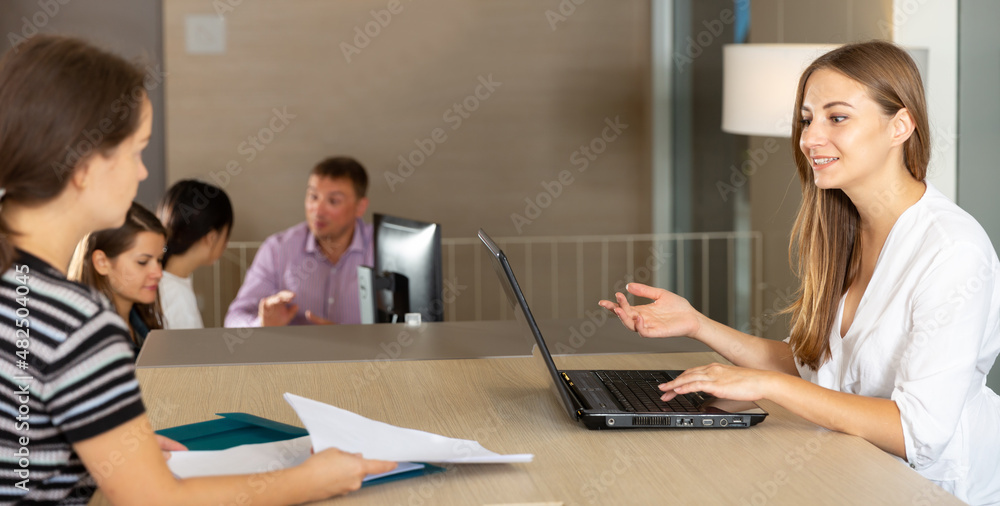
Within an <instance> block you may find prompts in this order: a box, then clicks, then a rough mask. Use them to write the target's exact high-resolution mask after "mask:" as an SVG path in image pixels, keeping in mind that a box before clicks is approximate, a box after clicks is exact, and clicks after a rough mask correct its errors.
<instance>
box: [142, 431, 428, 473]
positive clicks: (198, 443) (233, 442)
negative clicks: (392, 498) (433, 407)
mask: <svg viewBox="0 0 1000 506" xmlns="http://www.w3.org/2000/svg"><path fill="white" fill-rule="evenodd" d="M216 415H218V416H221V417H222V418H216V419H215V420H209V421H207V422H197V423H190V424H187V425H178V426H177V427H171V428H169V429H162V430H158V431H156V433H157V434H159V435H161V436H164V437H168V438H170V439H173V440H174V441H177V442H178V443H181V444H183V445H184V446H186V447H187V449H188V450H225V449H227V448H232V447H234V446H240V445H246V444H257V443H273V442H275V441H285V440H287V439H295V438H298V437H302V436H308V435H309V432H308V431H306V430H305V429H303V428H302V427H296V426H294V425H288V424H285V423H281V422H275V421H274V420H268V419H267V418H261V417H259V416H254V415H251V414H248V413H216ZM421 465H422V466H423V467H422V468H419V469H413V470H410V471H405V472H400V473H396V474H389V475H384V476H381V477H379V478H374V479H367V480H365V482H364V483H363V484H362V486H363V487H367V486H369V485H378V484H380V483H388V482H390V481H397V480H403V479H406V478H415V477H417V476H423V475H425V474H431V473H439V472H441V471H444V470H445V468H443V467H438V466H432V465H430V464H423V463H421Z"/></svg>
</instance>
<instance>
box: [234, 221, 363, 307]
mask: <svg viewBox="0 0 1000 506" xmlns="http://www.w3.org/2000/svg"><path fill="white" fill-rule="evenodd" d="M359 265H369V266H370V265H374V245H373V241H372V226H371V225H368V224H366V223H365V222H363V221H361V219H358V220H357V224H356V225H355V227H354V238H353V239H351V245H350V246H348V248H347V251H345V252H344V254H343V255H342V256H341V257H340V260H339V261H338V262H337V264H336V265H334V264H331V263H330V260H329V259H327V258H326V256H325V255H323V252H322V251H321V250H320V248H319V244H317V243H316V237H315V236H313V235H312V232H310V231H309V227H308V226H307V225H306V223H305V222H303V223H300V224H298V225H295V226H294V227H291V228H289V229H287V230H284V231H281V232H278V233H277V234H274V235H272V236H271V237H268V238H267V240H266V241H264V244H262V245H261V247H260V249H259V250H258V251H257V255H255V256H254V258H253V263H252V264H251V265H250V268H249V269H248V270H247V274H246V278H245V279H244V280H243V286H241V287H240V291H239V293H237V294H236V299H235V300H233V302H232V304H230V305H229V311H228V312H227V313H226V321H225V325H226V327H259V326H260V318H258V316H257V308H258V306H259V304H260V300H261V299H263V298H264V297H268V296H270V295H274V294H276V293H278V292H280V291H281V290H291V291H293V292H295V300H294V301H293V302H294V303H295V304H298V306H299V310H298V313H297V314H296V315H295V318H293V319H292V321H291V322H290V323H289V325H307V324H309V321H308V320H306V316H305V314H306V310H307V309H308V310H310V311H312V312H313V314H316V315H318V316H321V317H323V318H326V319H327V320H330V321H332V322H334V323H340V324H352V323H361V307H360V305H359V303H358V266H359Z"/></svg>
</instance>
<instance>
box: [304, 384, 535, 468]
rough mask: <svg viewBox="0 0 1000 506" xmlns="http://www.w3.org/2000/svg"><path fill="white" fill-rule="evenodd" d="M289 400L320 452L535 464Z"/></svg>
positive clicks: (325, 406)
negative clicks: (331, 450)
mask: <svg viewBox="0 0 1000 506" xmlns="http://www.w3.org/2000/svg"><path fill="white" fill-rule="evenodd" d="M285 400H286V401H288V403H289V404H291V405H292V409H294V410H295V413H296V414H297V415H299V419H300V420H302V423H303V425H305V427H306V430H307V431H309V436H310V437H311V438H312V444H313V447H314V448H315V449H316V451H321V450H325V449H327V448H339V449H341V450H343V451H345V452H352V453H361V454H362V455H364V457H365V458H369V459H378V460H392V461H396V462H408V461H416V462H444V463H452V464H485V463H511V462H531V460H532V458H534V455H532V454H516V455H500V454H498V453H494V452H492V451H490V450H487V449H486V448H483V446H482V445H480V444H479V443H478V442H476V441H472V440H468V439H453V438H449V437H445V436H440V435H438V434H432V433H430V432H423V431H419V430H413V429H405V428H402V427H396V426H394V425H389V424H387V423H383V422H378V421H375V420H370V419H368V418H365V417H363V416H361V415H359V414H357V413H352V412H350V411H347V410H344V409H340V408H338V407H334V406H331V405H329V404H324V403H322V402H318V401H314V400H312V399H306V398H305V397H300V396H298V395H295V394H290V393H286V394H285Z"/></svg>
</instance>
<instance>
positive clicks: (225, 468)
mask: <svg viewBox="0 0 1000 506" xmlns="http://www.w3.org/2000/svg"><path fill="white" fill-rule="evenodd" d="M311 447H312V441H311V440H310V439H309V436H302V437H300V438H295V439H289V440H287V441H276V442H273V443H260V444H250V445H241V446H236V447H233V448H229V449H226V450H217V451H183V452H171V455H170V460H168V461H167V466H168V467H169V468H170V471H171V472H173V473H174V475H175V476H177V477H178V478H193V477H196V476H220V475H226V474H253V473H263V472H267V471H277V470H278V469H284V468H286V467H293V466H297V465H299V464H301V463H302V462H305V460H306V459H307V458H309V449H310V448H311ZM423 467H425V466H424V465H423V464H416V463H413V462H400V463H399V465H398V466H396V469H393V470H392V471H389V472H387V473H382V474H370V475H368V476H366V477H365V479H364V481H370V480H374V479H376V478H381V477H383V476H389V475H392V474H398V473H405V472H407V471H412V470H414V469H420V468H423Z"/></svg>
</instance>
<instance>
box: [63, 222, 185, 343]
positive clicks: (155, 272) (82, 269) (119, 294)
mask: <svg viewBox="0 0 1000 506" xmlns="http://www.w3.org/2000/svg"><path fill="white" fill-rule="evenodd" d="M166 243H167V232H166V230H165V229H164V228H163V224H161V223H160V220H158V219H157V218H156V216H155V215H154V214H153V213H151V212H149V211H148V210H147V209H146V208H144V207H142V206H141V205H139V204H136V203H135V202H133V203H132V207H130V208H129V210H128V215H127V216H126V218H125V224H124V225H122V226H120V227H118V228H111V229H105V230H99V231H97V232H93V233H91V234H89V235H88V236H87V237H85V238H84V239H83V240H82V241H80V244H79V245H77V248H76V252H74V253H73V259H72V260H71V261H70V267H69V278H70V279H71V280H73V281H79V282H81V283H83V284H85V285H89V286H93V287H94V288H97V289H98V290H100V291H101V293H103V294H104V295H105V296H106V297H107V298H108V299H109V300H111V303H112V304H114V306H115V309H116V310H117V312H118V315H119V316H121V317H122V319H123V320H125V321H126V322H128V326H129V330H130V331H131V335H132V346H133V348H134V349H135V350H136V352H138V350H139V348H141V347H142V342H143V341H144V340H145V339H146V334H149V331H150V330H154V329H161V328H163V316H162V313H161V311H160V305H159V301H158V300H157V287H158V286H159V284H160V278H162V277H163V266H162V262H163V250H164V248H165V246H166Z"/></svg>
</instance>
